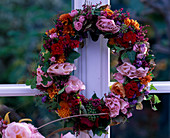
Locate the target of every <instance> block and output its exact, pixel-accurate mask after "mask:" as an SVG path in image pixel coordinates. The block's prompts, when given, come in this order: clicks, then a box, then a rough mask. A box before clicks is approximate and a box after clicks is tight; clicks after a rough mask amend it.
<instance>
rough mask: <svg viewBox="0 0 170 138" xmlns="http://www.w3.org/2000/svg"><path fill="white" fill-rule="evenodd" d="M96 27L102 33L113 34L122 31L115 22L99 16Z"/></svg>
mask: <svg viewBox="0 0 170 138" xmlns="http://www.w3.org/2000/svg"><path fill="white" fill-rule="evenodd" d="M96 26H97V28H98V29H99V30H101V31H104V32H111V33H113V34H115V33H117V32H118V31H119V30H120V27H119V26H117V25H115V22H114V20H110V19H107V18H106V17H105V16H99V18H98V21H97V23H96Z"/></svg>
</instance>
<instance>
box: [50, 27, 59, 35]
mask: <svg viewBox="0 0 170 138" xmlns="http://www.w3.org/2000/svg"><path fill="white" fill-rule="evenodd" d="M56 31H57V29H56V28H52V29H51V30H49V33H50V34H53V33H55V32H56Z"/></svg>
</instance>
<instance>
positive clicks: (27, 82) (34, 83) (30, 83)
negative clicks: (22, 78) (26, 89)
mask: <svg viewBox="0 0 170 138" xmlns="http://www.w3.org/2000/svg"><path fill="white" fill-rule="evenodd" d="M26 85H27V86H28V85H31V89H34V88H36V86H37V77H36V76H35V77H34V78H33V79H30V80H27V81H26Z"/></svg>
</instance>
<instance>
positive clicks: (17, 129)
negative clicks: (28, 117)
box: [2, 122, 45, 138]
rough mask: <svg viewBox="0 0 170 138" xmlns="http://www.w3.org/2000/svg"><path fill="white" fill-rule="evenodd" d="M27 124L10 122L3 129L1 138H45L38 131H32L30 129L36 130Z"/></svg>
mask: <svg viewBox="0 0 170 138" xmlns="http://www.w3.org/2000/svg"><path fill="white" fill-rule="evenodd" d="M31 127H32V128H31V129H30V125H28V124H27V123H16V122H12V123H10V124H8V126H7V128H6V129H5V131H4V133H3V136H2V138H17V137H22V138H45V137H44V136H42V135H41V134H40V133H39V132H38V131H32V129H34V130H36V128H35V127H34V126H31Z"/></svg>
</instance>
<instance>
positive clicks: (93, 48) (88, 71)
mask: <svg viewBox="0 0 170 138" xmlns="http://www.w3.org/2000/svg"><path fill="white" fill-rule="evenodd" d="M84 2H85V1H83V0H82V1H80V0H74V9H82V5H83V4H84ZM88 2H90V1H88ZM91 2H92V4H96V3H99V2H100V1H99V0H92V1H91ZM101 2H102V5H105V4H110V0H101ZM79 53H80V54H81V57H79V59H78V63H77V64H78V65H77V71H76V72H75V74H76V75H77V76H78V77H79V79H80V80H82V81H83V82H84V83H85V85H86V90H85V91H84V92H83V94H84V95H85V96H86V97H87V98H90V97H91V96H92V95H93V93H94V92H95V93H96V94H97V96H98V97H100V98H101V97H102V96H103V95H104V93H106V92H108V86H109V83H110V54H109V53H110V49H109V48H108V47H107V40H106V39H104V38H103V36H102V35H101V36H100V37H99V39H98V41H97V42H94V41H93V40H92V39H91V37H90V35H89V37H88V38H87V39H86V40H85V46H84V47H83V48H80V49H79Z"/></svg>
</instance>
